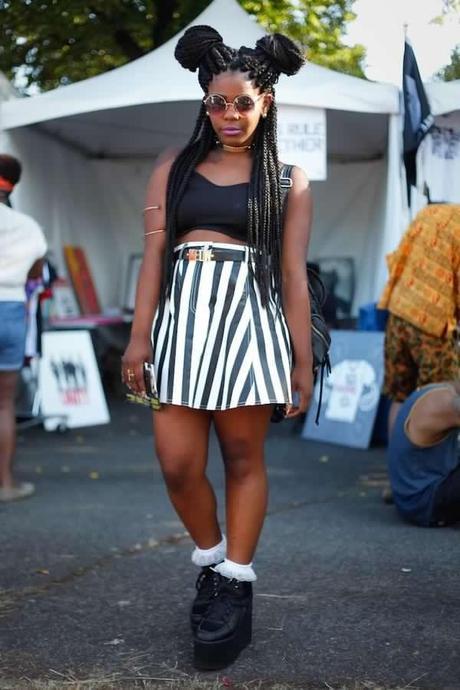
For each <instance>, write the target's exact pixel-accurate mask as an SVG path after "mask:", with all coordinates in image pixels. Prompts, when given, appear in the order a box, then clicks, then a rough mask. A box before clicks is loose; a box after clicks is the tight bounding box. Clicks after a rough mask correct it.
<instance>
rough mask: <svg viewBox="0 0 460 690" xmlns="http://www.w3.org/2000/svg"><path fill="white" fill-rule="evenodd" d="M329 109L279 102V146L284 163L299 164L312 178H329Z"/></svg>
mask: <svg viewBox="0 0 460 690" xmlns="http://www.w3.org/2000/svg"><path fill="white" fill-rule="evenodd" d="M326 141H327V139H326V111H325V110H324V109H323V108H305V107H302V106H298V105H280V106H278V150H279V158H280V160H281V161H282V162H283V163H287V164H289V165H298V166H299V167H300V168H303V170H305V172H306V173H307V175H308V177H309V179H310V180H326V179H327V145H326Z"/></svg>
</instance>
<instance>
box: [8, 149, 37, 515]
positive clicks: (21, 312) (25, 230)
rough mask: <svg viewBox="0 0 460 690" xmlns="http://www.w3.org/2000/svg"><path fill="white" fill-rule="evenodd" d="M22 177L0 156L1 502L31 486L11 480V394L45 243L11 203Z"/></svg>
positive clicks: (13, 439)
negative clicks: (29, 293)
mask: <svg viewBox="0 0 460 690" xmlns="http://www.w3.org/2000/svg"><path fill="white" fill-rule="evenodd" d="M20 176H21V165H20V163H19V161H18V160H17V159H16V158H14V157H13V156H9V155H6V154H3V155H2V154H0V247H1V251H0V501H3V502H4V501H12V500H16V499H19V498H25V497H26V496H30V495H31V494H32V493H33V492H34V486H33V484H30V483H29V482H17V481H15V480H14V479H13V474H12V462H13V455H14V449H15V443H16V419H15V408H14V403H15V392H16V387H17V383H18V376H19V371H20V370H21V368H22V364H23V360H24V349H25V340H26V294H25V283H26V281H27V279H28V278H38V277H40V276H41V271H42V264H43V257H44V255H45V253H46V241H45V238H44V235H43V232H42V230H41V228H40V227H39V225H38V224H37V223H36V222H35V221H34V220H33V219H32V218H30V217H29V216H26V215H25V214H23V213H19V212H18V211H15V210H13V209H12V208H11V206H10V194H11V192H12V191H13V189H14V187H15V185H16V184H17V183H18V181H19V178H20Z"/></svg>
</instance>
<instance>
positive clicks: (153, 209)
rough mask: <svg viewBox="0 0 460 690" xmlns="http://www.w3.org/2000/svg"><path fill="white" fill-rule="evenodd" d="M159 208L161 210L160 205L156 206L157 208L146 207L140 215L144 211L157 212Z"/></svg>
mask: <svg viewBox="0 0 460 690" xmlns="http://www.w3.org/2000/svg"><path fill="white" fill-rule="evenodd" d="M160 208H161V206H160V205H158V206H146V207H145V208H144V209H143V211H142V213H145V212H146V211H159V210H160Z"/></svg>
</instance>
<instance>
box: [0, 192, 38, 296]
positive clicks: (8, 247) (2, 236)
mask: <svg viewBox="0 0 460 690" xmlns="http://www.w3.org/2000/svg"><path fill="white" fill-rule="evenodd" d="M46 249H47V245H46V240H45V236H44V234H43V232H42V229H41V228H40V226H39V225H38V223H36V222H35V220H34V219H33V218H31V217H30V216H26V215H25V214H24V213H20V212H19V211H15V210H14V209H12V208H10V207H9V206H6V204H2V203H0V301H2V302H24V301H25V299H26V293H25V283H26V280H27V274H28V273H29V271H30V269H31V268H32V266H33V264H34V263H35V262H36V261H37V260H38V259H41V258H42V257H43V256H45V253H46Z"/></svg>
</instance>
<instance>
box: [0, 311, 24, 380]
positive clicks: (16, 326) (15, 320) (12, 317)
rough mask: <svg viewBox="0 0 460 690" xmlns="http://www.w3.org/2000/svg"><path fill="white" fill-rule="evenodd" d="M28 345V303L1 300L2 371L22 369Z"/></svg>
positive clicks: (0, 355) (0, 350) (0, 362)
mask: <svg viewBox="0 0 460 690" xmlns="http://www.w3.org/2000/svg"><path fill="white" fill-rule="evenodd" d="M25 345H26V305H25V304H24V302H2V301H1V300H0V371H17V370H18V369H22V364H23V361H24V351H25Z"/></svg>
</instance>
